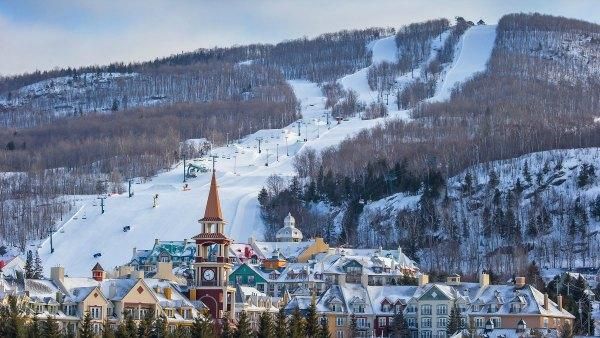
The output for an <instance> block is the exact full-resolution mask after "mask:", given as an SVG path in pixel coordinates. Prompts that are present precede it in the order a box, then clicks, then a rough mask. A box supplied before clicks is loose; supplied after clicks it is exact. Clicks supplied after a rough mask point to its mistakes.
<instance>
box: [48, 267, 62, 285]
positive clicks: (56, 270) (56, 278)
mask: <svg viewBox="0 0 600 338" xmlns="http://www.w3.org/2000/svg"><path fill="white" fill-rule="evenodd" d="M50 279H52V281H53V282H61V283H62V282H63V281H64V280H65V268H63V267H62V266H53V267H51V268H50Z"/></svg>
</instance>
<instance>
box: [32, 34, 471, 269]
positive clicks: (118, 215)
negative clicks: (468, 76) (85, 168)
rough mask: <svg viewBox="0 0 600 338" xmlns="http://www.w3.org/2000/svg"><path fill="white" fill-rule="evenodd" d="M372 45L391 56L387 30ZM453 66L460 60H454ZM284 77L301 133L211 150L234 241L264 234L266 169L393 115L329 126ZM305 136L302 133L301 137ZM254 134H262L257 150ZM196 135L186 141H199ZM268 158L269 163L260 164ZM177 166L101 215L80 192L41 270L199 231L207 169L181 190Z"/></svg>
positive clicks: (115, 256)
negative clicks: (262, 212)
mask: <svg viewBox="0 0 600 338" xmlns="http://www.w3.org/2000/svg"><path fill="white" fill-rule="evenodd" d="M371 48H372V50H373V60H374V62H382V61H385V60H392V59H394V58H395V57H396V56H395V53H396V51H395V43H394V40H393V37H385V38H383V39H380V40H377V41H375V42H373V43H372V44H371ZM471 48H473V49H474V50H477V49H478V48H479V47H478V46H477V45H475V44H472V43H465V44H464V46H463V48H462V50H463V51H465V52H469V53H470V54H476V53H475V52H474V51H471V50H469V49H471ZM455 67H456V68H460V67H463V66H462V63H460V64H458V65H455ZM367 72H368V68H364V69H362V70H359V71H358V72H356V73H354V74H351V75H349V76H346V77H344V78H342V79H341V80H340V81H341V82H342V83H343V84H344V86H345V87H347V88H348V87H350V88H353V89H356V90H359V95H361V98H362V97H365V95H366V96H367V97H368V98H371V94H370V93H371V91H370V89H369V88H368V84H367V79H366V74H367ZM289 83H290V85H291V86H292V88H293V90H294V93H295V94H296V97H297V98H298V99H299V100H300V101H301V112H302V120H303V122H304V124H303V125H302V126H301V128H300V131H301V135H298V129H297V124H296V123H292V124H290V125H289V126H287V127H284V128H282V129H268V130H260V131H257V132H256V133H254V134H251V135H248V136H246V137H244V138H243V139H241V140H237V141H236V142H234V143H233V144H230V145H229V146H224V147H218V148H215V149H213V150H212V154H213V155H215V156H217V159H216V174H217V181H218V184H219V193H220V198H221V205H222V210H223V214H224V216H225V219H226V221H227V222H228V224H227V226H226V229H227V230H226V231H227V235H228V236H229V237H231V238H233V239H234V240H235V241H237V242H245V241H246V240H247V239H248V238H250V237H254V238H257V239H261V238H263V229H264V225H263V221H262V219H261V217H260V208H259V204H258V200H257V195H258V192H259V191H260V189H261V188H262V187H263V186H264V185H265V181H266V179H267V178H268V177H269V176H270V175H273V174H277V175H281V176H282V177H284V178H290V177H291V176H292V175H293V174H294V169H293V166H292V163H293V159H294V156H295V155H296V154H298V153H299V152H301V151H302V150H303V149H305V148H306V147H311V148H314V149H316V150H318V151H320V150H323V149H325V148H327V147H330V146H335V145H338V144H339V143H340V142H341V141H343V140H345V139H346V138H348V137H351V136H353V135H356V134H357V133H358V132H360V131H361V130H363V129H364V128H372V127H374V126H377V125H378V124H380V123H383V122H384V121H385V120H386V119H388V118H391V117H388V118H379V119H373V120H361V119H360V118H356V117H355V118H351V119H349V120H348V121H342V122H341V123H340V124H337V122H335V121H333V119H331V118H330V125H327V123H326V120H327V115H326V113H327V112H328V111H327V110H325V108H324V104H325V98H324V97H323V94H322V93H321V89H320V87H319V86H318V85H317V84H315V83H311V82H308V81H304V80H291V81H289ZM365 86H366V87H365ZM373 99H374V98H373ZM390 115H391V116H392V117H397V118H408V111H396V112H391V113H390ZM305 137H307V139H308V140H307V141H306V142H304V138H305ZM259 138H262V140H263V141H262V143H261V150H262V151H261V152H260V153H259V152H258V139H259ZM199 141H200V140H193V141H191V143H193V144H198V143H199ZM286 144H287V147H286ZM286 148H287V149H286ZM286 150H287V151H288V152H289V156H287V155H286ZM277 154H278V155H279V156H278V160H277ZM267 162H268V164H269V165H268V166H265V163H267ZM191 163H195V164H201V165H203V166H205V167H207V168H211V167H212V163H211V161H210V158H208V157H206V158H201V159H194V160H192V161H191ZM183 170H184V168H183V163H181V162H180V163H178V164H176V165H174V166H173V167H172V168H170V169H169V170H166V171H165V172H163V173H160V174H159V175H157V176H156V177H154V178H153V179H152V180H150V181H149V182H141V181H138V182H137V183H136V184H134V186H133V189H134V191H135V194H134V196H133V197H132V198H128V197H127V194H122V195H111V196H107V198H106V200H105V207H104V208H105V210H106V212H105V213H104V214H101V213H100V203H99V200H98V199H97V196H84V197H82V200H81V201H80V205H79V207H78V208H79V209H78V211H77V212H76V213H75V214H74V215H73V217H72V218H70V219H68V220H66V221H65V222H64V223H63V224H60V225H59V226H58V229H57V230H58V231H56V232H55V233H54V235H53V238H52V241H53V246H54V250H55V251H54V253H50V240H49V239H46V240H45V241H44V242H42V244H41V247H40V249H39V253H40V257H41V258H42V260H43V261H44V267H45V273H46V274H48V273H49V271H50V268H51V267H52V266H58V265H60V266H64V267H65V270H66V273H67V274H69V275H72V276H77V275H80V276H81V275H83V276H87V275H89V273H90V269H91V268H92V266H93V265H94V264H95V263H96V262H100V264H101V265H102V266H104V267H105V268H106V269H107V270H110V269H111V268H112V267H115V266H117V265H121V264H124V263H126V262H127V261H128V260H129V259H130V257H131V253H132V249H133V248H134V247H138V248H139V247H141V248H144V247H149V246H150V245H152V243H153V241H154V239H156V238H158V239H160V240H179V241H180V240H183V239H185V238H187V239H189V238H191V237H192V236H194V235H196V234H197V233H198V232H199V231H200V227H199V225H198V222H197V220H198V219H199V218H201V217H202V215H203V213H204V207H205V203H206V198H207V194H208V187H209V183H210V173H200V174H198V177H197V178H193V179H188V181H187V182H186V183H187V184H188V188H189V189H186V190H184V189H183V184H184V183H183ZM155 194H158V195H159V197H158V206H157V207H153V196H154V195H155ZM411 203H414V202H411ZM124 226H131V230H130V231H128V232H124V231H123V227H124ZM96 253H100V254H101V257H98V258H94V257H93V255H94V254H96Z"/></svg>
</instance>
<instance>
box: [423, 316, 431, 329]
mask: <svg viewBox="0 0 600 338" xmlns="http://www.w3.org/2000/svg"><path fill="white" fill-rule="evenodd" d="M421 327H431V317H423V318H421Z"/></svg>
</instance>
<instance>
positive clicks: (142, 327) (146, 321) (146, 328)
mask: <svg viewBox="0 0 600 338" xmlns="http://www.w3.org/2000/svg"><path fill="white" fill-rule="evenodd" d="M153 323H154V314H153V313H152V312H151V311H147V312H146V314H145V315H144V318H143V319H142V320H141V321H140V323H139V324H138V328H137V335H138V337H140V338H145V337H149V336H150V333H151V332H152V324H153Z"/></svg>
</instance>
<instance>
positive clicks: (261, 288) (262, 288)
mask: <svg viewBox="0 0 600 338" xmlns="http://www.w3.org/2000/svg"><path fill="white" fill-rule="evenodd" d="M256 290H258V291H260V292H265V285H264V284H262V283H261V284H256Z"/></svg>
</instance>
